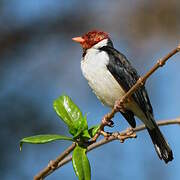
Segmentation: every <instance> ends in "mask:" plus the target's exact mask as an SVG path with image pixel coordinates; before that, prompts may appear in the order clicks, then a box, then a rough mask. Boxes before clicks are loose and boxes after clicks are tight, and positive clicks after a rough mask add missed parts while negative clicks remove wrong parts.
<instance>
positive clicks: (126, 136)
mask: <svg viewBox="0 0 180 180" xmlns="http://www.w3.org/2000/svg"><path fill="white" fill-rule="evenodd" d="M136 137H137V135H136V133H135V131H134V129H133V128H127V129H126V131H125V132H123V133H120V134H119V136H118V139H119V140H120V142H121V143H123V142H124V141H125V140H126V139H129V138H136Z"/></svg>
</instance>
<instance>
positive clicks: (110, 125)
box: [102, 116, 114, 127]
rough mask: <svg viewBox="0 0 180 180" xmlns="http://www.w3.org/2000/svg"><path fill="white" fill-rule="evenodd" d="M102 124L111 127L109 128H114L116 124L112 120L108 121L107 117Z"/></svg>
mask: <svg viewBox="0 0 180 180" xmlns="http://www.w3.org/2000/svg"><path fill="white" fill-rule="evenodd" d="M102 124H103V126H109V127H113V126H114V122H113V121H112V120H107V117H106V116H104V117H103V119H102Z"/></svg>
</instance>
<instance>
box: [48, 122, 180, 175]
mask: <svg viewBox="0 0 180 180" xmlns="http://www.w3.org/2000/svg"><path fill="white" fill-rule="evenodd" d="M174 124H179V125H180V118H176V119H172V120H163V121H157V125H158V126H167V125H174ZM145 129H146V127H145V125H140V126H138V127H136V128H134V129H132V130H133V132H139V131H143V130H145ZM126 133H127V130H124V131H122V132H120V133H119V132H117V133H113V134H112V135H110V136H109V137H108V138H103V139H102V140H100V141H97V142H95V143H93V144H91V145H89V146H88V148H87V152H89V151H92V150H93V149H96V148H98V147H100V146H103V145H104V144H107V143H109V142H111V141H114V140H120V137H118V135H121V134H123V135H124V134H126ZM129 138H132V137H129ZM71 160H72V156H71V155H69V156H67V157H66V158H64V159H63V160H62V161H61V162H59V164H58V166H57V168H56V169H58V168H60V167H62V166H64V165H65V164H67V163H68V162H70V161H71ZM52 172H53V171H51V172H49V173H48V174H47V175H50V174H51V173H52Z"/></svg>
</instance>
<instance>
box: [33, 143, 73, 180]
mask: <svg viewBox="0 0 180 180" xmlns="http://www.w3.org/2000/svg"><path fill="white" fill-rule="evenodd" d="M75 146H76V145H75V143H72V145H71V146H69V147H68V148H67V149H66V150H65V151H64V152H63V153H62V154H61V155H60V156H58V157H57V158H56V160H54V161H50V163H49V164H48V166H47V167H45V168H44V169H43V170H42V171H40V172H39V173H38V174H37V175H36V176H34V180H42V179H43V178H44V177H45V176H46V174H49V173H50V172H53V171H54V170H55V169H57V168H58V164H59V162H61V161H62V160H63V159H64V158H65V157H66V156H68V155H69V154H70V153H71V152H72V151H73V149H74V148H75Z"/></svg>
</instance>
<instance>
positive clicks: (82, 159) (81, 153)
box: [72, 145, 91, 180]
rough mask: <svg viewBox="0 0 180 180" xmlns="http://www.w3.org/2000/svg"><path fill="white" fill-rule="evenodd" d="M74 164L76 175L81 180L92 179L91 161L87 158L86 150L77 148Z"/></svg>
mask: <svg viewBox="0 0 180 180" xmlns="http://www.w3.org/2000/svg"><path fill="white" fill-rule="evenodd" d="M72 164H73V168H74V171H75V173H76V175H77V176H78V178H79V180H90V179H91V168H90V164H89V160H88V158H87V156H86V149H85V148H82V147H80V146H78V145H77V146H76V147H75V149H74V151H73V155H72Z"/></svg>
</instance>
